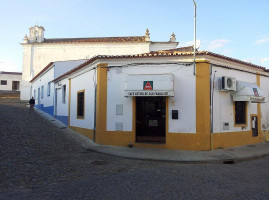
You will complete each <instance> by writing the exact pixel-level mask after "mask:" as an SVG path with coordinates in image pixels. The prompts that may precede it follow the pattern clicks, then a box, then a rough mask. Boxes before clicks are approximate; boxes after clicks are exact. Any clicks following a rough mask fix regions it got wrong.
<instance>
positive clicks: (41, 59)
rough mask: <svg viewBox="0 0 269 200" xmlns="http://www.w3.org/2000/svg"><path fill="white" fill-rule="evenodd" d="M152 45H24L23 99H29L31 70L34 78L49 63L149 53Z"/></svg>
mask: <svg viewBox="0 0 269 200" xmlns="http://www.w3.org/2000/svg"><path fill="white" fill-rule="evenodd" d="M149 45H150V43H145V42H143V43H136V42H135V43H86V44H42V43H41V44H34V45H31V44H27V45H23V49H24V50H23V76H22V80H23V81H22V84H21V88H22V90H21V99H22V100H25V99H29V98H30V93H29V81H30V80H31V78H33V77H31V75H30V71H31V70H30V68H31V66H33V70H34V76H35V75H37V74H38V73H39V72H40V71H41V70H42V69H43V68H44V66H46V65H47V64H48V63H49V62H54V61H64V60H78V59H89V58H91V57H94V56H96V55H127V54H138V53H147V52H149Z"/></svg>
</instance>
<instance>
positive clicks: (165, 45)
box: [149, 42, 178, 51]
mask: <svg viewBox="0 0 269 200" xmlns="http://www.w3.org/2000/svg"><path fill="white" fill-rule="evenodd" d="M177 45H178V42H153V43H151V44H150V46H149V51H158V50H169V49H175V48H177Z"/></svg>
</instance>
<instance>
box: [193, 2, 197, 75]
mask: <svg viewBox="0 0 269 200" xmlns="http://www.w3.org/2000/svg"><path fill="white" fill-rule="evenodd" d="M193 4H194V45H193V48H194V49H193V64H194V67H193V75H195V74H196V58H195V54H196V2H195V1H194V0H193Z"/></svg>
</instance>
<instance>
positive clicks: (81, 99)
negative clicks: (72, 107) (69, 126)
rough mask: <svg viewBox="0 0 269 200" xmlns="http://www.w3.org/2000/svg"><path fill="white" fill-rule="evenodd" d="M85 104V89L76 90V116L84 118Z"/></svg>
mask: <svg viewBox="0 0 269 200" xmlns="http://www.w3.org/2000/svg"><path fill="white" fill-rule="evenodd" d="M84 106H85V91H84V90H83V91H78V93H77V117H78V118H84Z"/></svg>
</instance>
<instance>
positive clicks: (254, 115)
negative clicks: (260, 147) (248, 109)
mask: <svg viewBox="0 0 269 200" xmlns="http://www.w3.org/2000/svg"><path fill="white" fill-rule="evenodd" d="M252 117H257V127H256V128H257V135H253V130H252ZM259 125H260V124H259V115H258V114H251V115H250V131H251V136H252V137H257V136H259V130H260V129H259Z"/></svg>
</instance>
